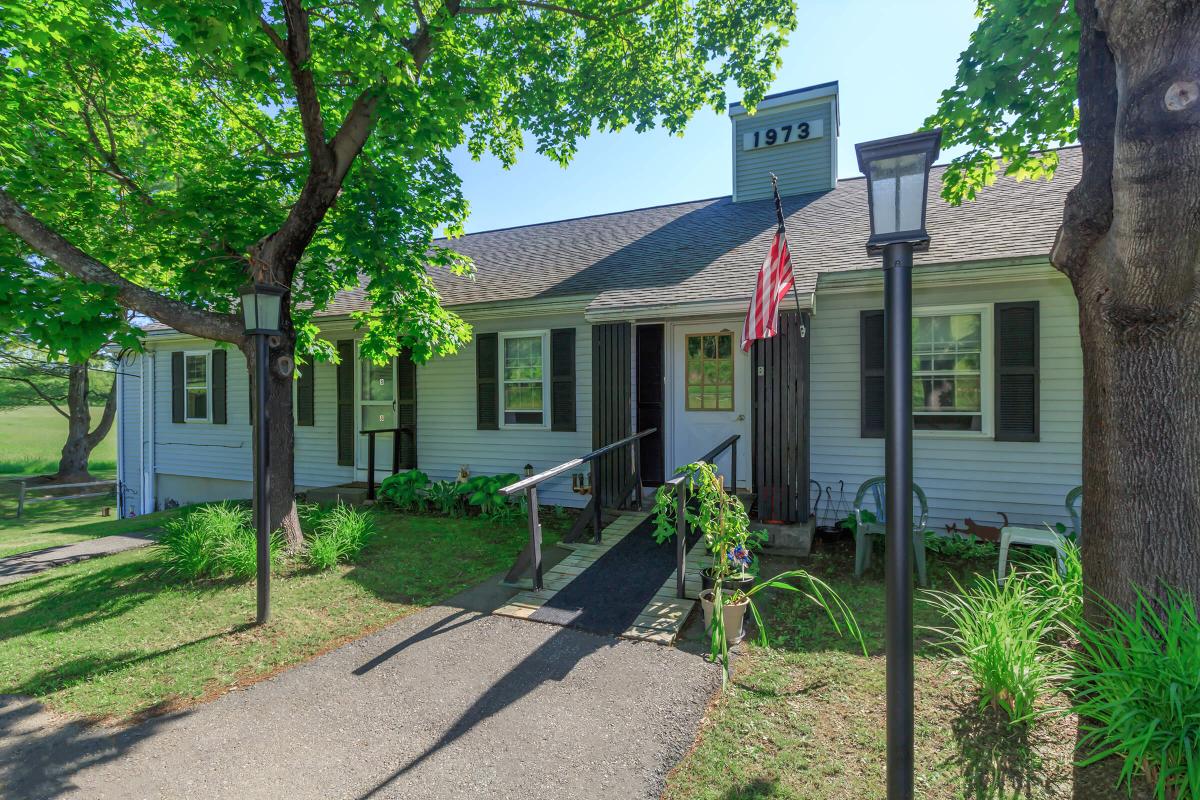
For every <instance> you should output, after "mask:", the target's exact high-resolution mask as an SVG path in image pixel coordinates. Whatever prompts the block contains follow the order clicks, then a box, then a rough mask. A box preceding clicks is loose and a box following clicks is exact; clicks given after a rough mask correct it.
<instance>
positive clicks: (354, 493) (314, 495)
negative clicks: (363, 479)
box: [304, 484, 367, 506]
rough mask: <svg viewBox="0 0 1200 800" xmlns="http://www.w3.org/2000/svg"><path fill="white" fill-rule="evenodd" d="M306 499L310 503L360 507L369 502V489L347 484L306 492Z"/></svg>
mask: <svg viewBox="0 0 1200 800" xmlns="http://www.w3.org/2000/svg"><path fill="white" fill-rule="evenodd" d="M304 499H305V500H306V501H308V502H309V503H322V504H324V503H346V504H348V505H352V506H360V505H363V504H364V503H366V502H367V487H365V486H356V485H354V484H347V485H342V486H325V487H322V488H319V489H308V490H307V491H305V492H304Z"/></svg>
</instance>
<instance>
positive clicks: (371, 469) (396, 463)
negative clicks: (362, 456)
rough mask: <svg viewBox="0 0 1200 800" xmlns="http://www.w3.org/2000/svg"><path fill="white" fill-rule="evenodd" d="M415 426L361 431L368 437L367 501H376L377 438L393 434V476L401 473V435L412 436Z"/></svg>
mask: <svg viewBox="0 0 1200 800" xmlns="http://www.w3.org/2000/svg"><path fill="white" fill-rule="evenodd" d="M415 430H416V426H415V425H400V426H399V427H396V428H375V429H373V430H369V431H361V432H360V433H361V434H362V435H363V436H366V437H367V499H368V500H374V499H375V437H376V436H377V435H378V434H381V433H390V434H392V474H393V475H395V474H396V473H398V472H399V471H400V434H412V432H413V431H415Z"/></svg>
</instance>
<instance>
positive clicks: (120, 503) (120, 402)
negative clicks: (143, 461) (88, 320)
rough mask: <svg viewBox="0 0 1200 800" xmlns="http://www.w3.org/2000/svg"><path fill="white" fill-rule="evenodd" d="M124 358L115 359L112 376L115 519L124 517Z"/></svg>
mask: <svg viewBox="0 0 1200 800" xmlns="http://www.w3.org/2000/svg"><path fill="white" fill-rule="evenodd" d="M124 364H125V359H124V358H123V357H122V358H118V359H117V374H116V376H115V377H114V378H113V381H114V383H115V385H114V387H113V391H114V392H116V393H117V425H116V428H117V519H125V486H126V484H125V448H124V447H122V446H121V440H122V439H124V438H125V380H124V375H123V373H124Z"/></svg>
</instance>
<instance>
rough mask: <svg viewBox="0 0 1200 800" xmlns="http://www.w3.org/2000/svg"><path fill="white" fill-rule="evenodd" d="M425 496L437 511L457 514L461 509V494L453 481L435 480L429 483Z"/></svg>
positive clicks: (452, 514)
mask: <svg viewBox="0 0 1200 800" xmlns="http://www.w3.org/2000/svg"><path fill="white" fill-rule="evenodd" d="M425 497H426V499H427V500H428V501H429V504H430V505H432V506H433V507H434V508H435V509H437V510H438V512H440V513H442V514H448V515H450V516H452V517H453V516H458V514H459V512H461V511H462V495H461V494H459V491H458V484H457V483H455V482H454V481H436V482H434V483H432V484H430V486H429V489H427V490H426V492H425Z"/></svg>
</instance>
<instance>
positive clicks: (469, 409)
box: [417, 314, 592, 507]
mask: <svg viewBox="0 0 1200 800" xmlns="http://www.w3.org/2000/svg"><path fill="white" fill-rule="evenodd" d="M465 316H466V318H467V321H468V322H471V323H472V325H473V327H474V329H475V334H476V336H478V335H479V334H481V333H493V332H494V333H500V334H504V333H506V332H511V331H530V330H550V329H553V328H569V327H573V328H575V417H576V422H577V429H576V430H575V431H570V432H565V431H552V430H550V429H549V428H538V427H534V426H529V425H523V426H512V427H508V428H504V427H502V428H501V429H500V430H485V431H481V430H477V429H476V418H475V343H474V342H472V343H471V344H469V345H467V346H466V347H464V348H463V349H462V350H460V351H459V352H458V353H456V354H455V355H453V356H448V357H446V358H435V359H433V360H431V361H430V362H429V363H427V364H424V365H422V366H420V367H418V368H417V462H418V466H419V467H420V469H421V470H422V471H423V472H425V473H426V474H428V475H429V476H430V478H432V479H434V480H454V479H455V478H456V477H457V476H458V471H459V468H460V467H462V466H463V465H466V466H468V467H469V469H470V471H471V474H472V475H496V474H499V473H505V472H515V473H517V474H518V475H519V474H521V473H522V471H523V470H524V468H525V465H526V464H532V465H533V468H534V470H535V471H541V470H544V469H549V468H550V467H553V466H555V465H557V464H561V463H562V462H564V461H568V460H570V459H572V458H577V457H579V456H581V455H585V454H586V453H588V452H589V451H590V450H591V449H592V332H591V327H590V326H589V325H588V324H587V323H585V322H584V320H583V315H582V314H570V315H562V316H528V317H522V318H514V319H488V320H472V319H471V317H470V315H469V314H467V315H465ZM500 352H503V351H502V350H501V351H500ZM544 371H545V372H547V373H548V371H549V364H548V363H547V364H545V370H544ZM547 422H548V421H547ZM538 499H539V500H540V501H541V502H542V503H543V504H545V505H563V506H576V507H578V506H582V505H584V503H585V502H586V501H587V498H586V497H585V496H583V495H578V494H575V493H573V492H572V491H571V475H570V474H569V473H568V474H564V475H561V476H559V477H558V478H554V479H552V480H550V481H547V482H546V483H544V484H542V485H541V486H540V487H538Z"/></svg>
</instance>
